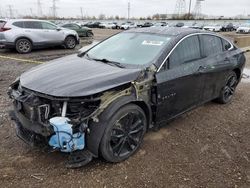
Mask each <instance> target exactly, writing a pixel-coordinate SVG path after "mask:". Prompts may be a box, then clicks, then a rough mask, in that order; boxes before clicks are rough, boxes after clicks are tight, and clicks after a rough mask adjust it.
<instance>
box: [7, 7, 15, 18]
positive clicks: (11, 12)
mask: <svg viewBox="0 0 250 188" xmlns="http://www.w3.org/2000/svg"><path fill="white" fill-rule="evenodd" d="M8 10H9V14H10V18H14V15H13V6H12V5H8Z"/></svg>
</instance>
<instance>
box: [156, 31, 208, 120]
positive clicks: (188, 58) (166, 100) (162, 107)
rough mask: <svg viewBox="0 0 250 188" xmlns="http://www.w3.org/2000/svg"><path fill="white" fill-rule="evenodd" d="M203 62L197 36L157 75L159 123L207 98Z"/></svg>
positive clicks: (172, 54) (175, 51) (182, 44)
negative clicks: (202, 68)
mask: <svg viewBox="0 0 250 188" xmlns="http://www.w3.org/2000/svg"><path fill="white" fill-rule="evenodd" d="M202 64H203V60H202V57H201V50H200V43H199V38H198V36H197V35H195V36H190V37H188V38H186V39H184V40H183V41H182V42H181V43H180V44H179V45H178V46H177V47H176V48H175V49H174V51H173V52H172V53H171V55H170V56H169V59H168V62H167V63H166V64H165V66H164V67H163V68H162V70H160V72H158V73H157V74H156V80H157V113H156V114H157V120H158V121H162V120H168V119H171V118H172V117H175V116H176V115H178V114H181V113H183V112H184V111H186V110H188V109H191V108H192V107H194V106H196V105H197V104H198V103H199V102H200V100H201V96H202V95H203V83H204V80H203V77H202V76H201V74H200V73H199V71H200V70H201V66H202Z"/></svg>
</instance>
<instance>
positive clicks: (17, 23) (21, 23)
mask: <svg viewBox="0 0 250 188" xmlns="http://www.w3.org/2000/svg"><path fill="white" fill-rule="evenodd" d="M13 25H14V26H16V27H20V28H24V24H23V22H14V23H13Z"/></svg>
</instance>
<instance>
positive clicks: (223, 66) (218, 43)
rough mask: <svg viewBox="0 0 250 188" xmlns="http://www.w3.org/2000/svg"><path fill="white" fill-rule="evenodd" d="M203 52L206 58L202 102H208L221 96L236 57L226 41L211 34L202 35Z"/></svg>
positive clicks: (203, 72)
mask: <svg viewBox="0 0 250 188" xmlns="http://www.w3.org/2000/svg"><path fill="white" fill-rule="evenodd" d="M200 40H201V52H202V56H203V57H204V64H203V68H204V69H203V71H202V77H203V78H204V80H205V84H204V88H203V89H204V94H203V96H202V101H203V102H207V101H210V100H212V99H215V98H217V97H218V96H219V93H220V91H221V89H222V87H223V85H224V82H225V79H226V78H227V75H228V73H229V72H230V71H231V70H232V62H233V61H234V60H235V61H236V63H237V59H236V57H234V56H232V55H230V53H228V50H230V48H231V47H232V45H231V44H230V43H229V42H227V41H225V40H224V39H222V38H220V37H218V36H215V35H209V34H203V35H200Z"/></svg>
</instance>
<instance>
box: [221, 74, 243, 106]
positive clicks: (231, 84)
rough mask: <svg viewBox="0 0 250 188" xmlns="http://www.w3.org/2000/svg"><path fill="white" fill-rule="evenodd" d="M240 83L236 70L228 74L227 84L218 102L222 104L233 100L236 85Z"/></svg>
mask: <svg viewBox="0 0 250 188" xmlns="http://www.w3.org/2000/svg"><path fill="white" fill-rule="evenodd" d="M237 85H238V78H237V75H236V73H235V72H231V73H230V74H229V76H228V79H227V82H226V86H225V87H224V88H223V89H222V91H221V94H220V97H219V98H218V102H219V103H222V104H227V103H229V102H231V100H232V98H233V96H234V93H235V90H236V87H237Z"/></svg>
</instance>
